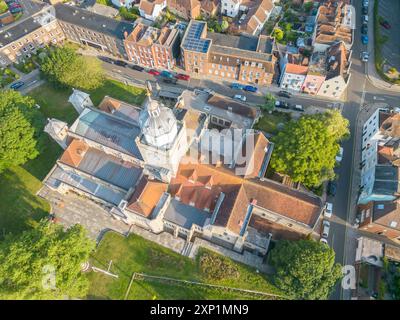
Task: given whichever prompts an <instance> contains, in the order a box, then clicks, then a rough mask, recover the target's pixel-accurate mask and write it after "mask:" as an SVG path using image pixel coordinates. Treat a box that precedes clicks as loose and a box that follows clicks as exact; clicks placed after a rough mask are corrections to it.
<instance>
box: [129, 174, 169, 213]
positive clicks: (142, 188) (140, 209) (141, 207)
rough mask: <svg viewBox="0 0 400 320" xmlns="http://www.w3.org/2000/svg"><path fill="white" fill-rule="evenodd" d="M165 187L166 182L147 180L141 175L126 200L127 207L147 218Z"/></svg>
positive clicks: (165, 189)
mask: <svg viewBox="0 0 400 320" xmlns="http://www.w3.org/2000/svg"><path fill="white" fill-rule="evenodd" d="M167 189H168V185H167V184H165V183H162V182H158V181H154V180H149V179H148V178H147V177H145V176H143V177H142V178H141V179H140V181H139V183H138V184H137V186H136V188H135V191H134V192H133V194H132V196H131V198H130V199H129V201H128V205H127V209H128V210H130V211H132V212H135V213H137V214H140V215H142V216H145V217H146V218H147V217H149V216H150V215H151V214H152V212H153V210H154V208H155V207H156V206H157V204H158V202H159V201H160V198H161V196H162V195H163V193H164V192H166V191H167Z"/></svg>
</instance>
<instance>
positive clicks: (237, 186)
mask: <svg viewBox="0 0 400 320" xmlns="http://www.w3.org/2000/svg"><path fill="white" fill-rule="evenodd" d="M191 161H192V162H191ZM193 161H195V160H193V159H189V158H185V159H184V161H182V162H181V164H180V166H179V170H178V173H177V175H176V177H175V178H173V179H172V180H171V183H170V187H169V192H170V193H171V195H172V196H178V197H179V199H180V201H182V202H183V203H186V204H191V205H193V206H194V207H196V208H198V209H201V210H204V209H205V208H207V209H209V210H210V212H213V210H214V208H215V205H216V203H217V200H218V198H219V196H220V195H221V193H223V194H224V195H225V198H224V200H223V202H222V205H221V207H220V208H219V211H218V213H217V216H216V219H215V225H219V226H223V227H227V228H228V229H229V230H231V231H233V232H235V233H239V232H240V230H241V228H242V225H243V222H244V220H245V217H246V213H247V208H248V206H249V204H250V203H251V202H254V200H256V205H257V206H259V207H261V208H263V209H265V210H269V211H271V212H275V213H277V214H279V215H282V216H285V217H287V218H290V219H293V220H294V221H297V222H299V223H302V224H305V225H308V226H310V227H312V226H313V225H314V224H315V222H316V221H317V219H318V217H319V214H320V212H321V208H322V202H321V199H320V198H318V197H317V196H314V195H311V194H308V193H304V192H302V191H299V190H294V189H291V188H288V187H286V186H284V185H282V184H279V183H276V182H274V181H269V180H265V181H260V180H257V179H244V178H242V177H239V176H237V175H235V174H234V172H232V171H231V170H228V169H226V168H224V167H216V166H213V165H207V164H200V163H193ZM194 171H195V172H196V176H197V179H196V180H195V181H193V180H192V181H189V180H190V179H189V177H191V176H192V177H193V172H194ZM210 176H212V179H213V184H212V187H211V188H210V189H209V188H206V185H205V181H208V180H209V177H210ZM210 203H211V205H210Z"/></svg>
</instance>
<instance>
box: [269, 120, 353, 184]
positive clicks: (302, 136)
mask: <svg viewBox="0 0 400 320" xmlns="http://www.w3.org/2000/svg"><path fill="white" fill-rule="evenodd" d="M342 118H343V117H342V116H341V115H340V113H336V112H329V113H327V114H323V115H305V116H302V117H301V118H300V119H299V120H298V121H295V120H292V121H290V122H288V123H287V124H286V125H285V127H284V128H283V130H282V131H280V132H279V133H278V135H277V136H275V137H274V139H273V141H274V142H275V148H274V152H273V154H272V158H271V167H272V168H273V169H274V170H275V171H277V172H280V173H284V174H287V175H289V176H290V177H291V178H292V179H293V181H295V182H300V183H303V184H304V185H305V186H307V187H318V186H319V185H321V183H322V182H323V181H325V180H328V179H332V178H333V177H334V176H335V174H334V171H333V168H334V166H335V163H336V161H335V157H336V155H337V153H338V152H339V143H338V142H339V141H340V140H341V139H342V138H344V137H345V136H346V134H348V129H347V126H348V121H347V120H346V119H342Z"/></svg>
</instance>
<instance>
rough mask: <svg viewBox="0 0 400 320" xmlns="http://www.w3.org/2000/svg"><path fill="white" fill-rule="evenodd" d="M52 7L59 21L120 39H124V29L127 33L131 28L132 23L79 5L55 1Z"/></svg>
mask: <svg viewBox="0 0 400 320" xmlns="http://www.w3.org/2000/svg"><path fill="white" fill-rule="evenodd" d="M54 8H55V10H56V17H57V19H59V20H61V21H65V22H67V23H71V24H74V25H78V26H81V27H82V28H86V29H91V30H93V31H96V32H101V33H105V34H107V35H109V36H112V37H115V38H118V39H121V40H123V39H124V32H125V31H126V32H128V34H129V33H131V32H132V30H133V24H132V23H129V22H125V21H119V20H116V19H112V18H108V17H105V16H102V15H99V14H97V13H93V12H90V11H88V10H85V9H82V8H79V7H75V6H74V7H73V6H70V5H66V4H62V3H57V4H56V5H54Z"/></svg>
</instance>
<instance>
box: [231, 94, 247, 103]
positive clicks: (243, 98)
mask: <svg viewBox="0 0 400 320" xmlns="http://www.w3.org/2000/svg"><path fill="white" fill-rule="evenodd" d="M233 99H236V100H241V101H246V100H247V98H246V96H244V95H241V94H235V95H234V96H233Z"/></svg>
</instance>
